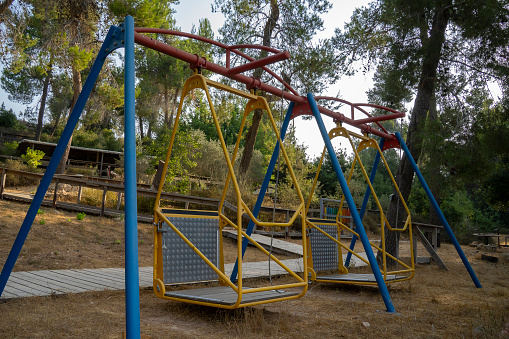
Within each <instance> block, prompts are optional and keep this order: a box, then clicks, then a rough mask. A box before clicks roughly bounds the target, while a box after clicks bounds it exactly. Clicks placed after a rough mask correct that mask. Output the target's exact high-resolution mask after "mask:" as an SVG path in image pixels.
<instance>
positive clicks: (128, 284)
mask: <svg viewBox="0 0 509 339" xmlns="http://www.w3.org/2000/svg"><path fill="white" fill-rule="evenodd" d="M124 84H125V85H124V169H125V295H126V334H127V338H129V339H130V338H140V279H139V271H138V207H137V185H136V130H135V128H136V116H135V110H134V99H135V98H134V93H135V92H134V90H135V74H134V19H133V17H132V16H127V17H126V18H125V79H124Z"/></svg>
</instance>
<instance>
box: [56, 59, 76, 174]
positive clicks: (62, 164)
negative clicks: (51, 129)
mask: <svg viewBox="0 0 509 339" xmlns="http://www.w3.org/2000/svg"><path fill="white" fill-rule="evenodd" d="M72 83H73V91H74V93H73V97H72V105H71V109H70V110H69V116H70V115H71V113H72V110H73V109H74V105H76V101H78V97H79V95H80V93H81V88H82V84H81V73H80V72H79V71H78V70H77V69H76V68H75V67H73V68H72ZM71 143H72V135H71V137H70V138H69V142H68V143H67V147H66V148H65V151H64V154H63V155H62V159H60V163H59V164H58V167H57V170H56V173H57V174H64V172H65V168H66V163H67V159H68V158H69V151H70V150H71Z"/></svg>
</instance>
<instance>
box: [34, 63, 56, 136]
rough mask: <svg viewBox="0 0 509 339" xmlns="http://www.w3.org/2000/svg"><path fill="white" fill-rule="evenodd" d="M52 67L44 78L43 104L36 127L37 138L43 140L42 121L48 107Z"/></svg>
mask: <svg viewBox="0 0 509 339" xmlns="http://www.w3.org/2000/svg"><path fill="white" fill-rule="evenodd" d="M51 73H52V68H51V65H50V66H49V70H48V74H47V75H46V78H45V79H44V87H43V88H42V97H41V106H40V107H39V117H38V118H37V127H36V128H35V140H37V141H40V140H41V132H42V123H43V121H44V110H45V109H46V99H47V98H48V88H49V82H50V79H51V76H52V74H51Z"/></svg>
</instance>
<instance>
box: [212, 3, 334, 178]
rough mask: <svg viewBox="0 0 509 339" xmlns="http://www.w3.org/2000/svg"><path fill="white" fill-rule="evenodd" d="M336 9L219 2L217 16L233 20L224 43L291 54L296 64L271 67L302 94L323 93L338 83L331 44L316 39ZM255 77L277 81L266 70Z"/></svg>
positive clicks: (252, 136)
mask: <svg viewBox="0 0 509 339" xmlns="http://www.w3.org/2000/svg"><path fill="white" fill-rule="evenodd" d="M331 6H332V5H331V4H330V3H329V2H328V1H327V0H297V1H277V0H262V1H241V0H236V1H228V0H215V1H214V5H213V6H212V10H213V11H215V10H218V11H221V13H223V15H224V16H225V17H226V18H227V20H226V21H225V23H224V25H223V27H221V28H220V29H219V33H220V34H221V36H222V41H223V42H224V43H226V44H229V45H233V44H261V45H263V46H269V47H274V48H277V49H280V50H288V51H289V52H290V54H291V55H292V58H291V60H290V61H289V62H284V63H282V64H281V63H279V64H274V65H271V68H272V69H274V70H275V71H276V72H278V73H280V74H282V75H283V78H284V79H285V81H286V82H287V83H290V82H291V84H292V86H293V87H294V88H296V89H297V90H298V91H305V92H320V91H321V90H322V89H323V88H324V86H326V85H327V84H329V83H331V82H333V81H335V80H336V79H337V73H336V72H335V66H334V64H333V63H332V56H333V55H332V53H331V48H330V41H329V40H323V41H313V37H314V35H315V34H316V33H317V32H318V31H320V30H322V29H323V21H322V19H321V18H320V14H323V13H325V12H327V11H328V9H329V8H330V7H331ZM297 18H298V19H297ZM265 56H267V52H266V51H260V52H259V55H258V58H263V57H265ZM253 76H254V77H255V78H258V79H262V80H263V81H268V82H270V81H272V79H271V78H270V77H267V76H266V75H264V74H263V73H262V70H261V69H256V70H254V72H253ZM276 86H281V84H278V85H276ZM273 100H274V99H273ZM261 117H262V111H261V110H255V111H254V114H253V119H252V121H251V125H250V127H249V130H248V132H247V136H246V143H245V148H244V152H243V154H242V159H241V164H240V172H245V171H246V170H247V168H248V167H249V162H250V160H251V155H252V152H253V150H254V147H255V141H256V135H257V133H258V128H259V126H260V121H261Z"/></svg>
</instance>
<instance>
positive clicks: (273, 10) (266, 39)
mask: <svg viewBox="0 0 509 339" xmlns="http://www.w3.org/2000/svg"><path fill="white" fill-rule="evenodd" d="M278 20H279V7H278V5H277V0H271V2H270V15H269V18H268V19H267V22H266V23H265V28H264V30H263V42H262V45H263V46H268V47H270V39H271V37H272V32H273V31H274V27H276V23H277V21H278ZM265 56H267V52H266V51H261V52H260V59H261V58H263V57H265ZM261 75H262V69H261V68H257V69H256V70H255V72H254V74H253V76H254V77H255V78H257V79H259V78H260V76H261ZM262 115H263V110H261V109H257V110H255V111H254V113H253V120H252V122H251V126H249V130H248V131H247V135H246V143H245V146H244V152H242V158H241V159H240V169H239V170H240V173H241V174H242V173H246V172H247V169H248V168H249V164H250V163H251V158H252V157H253V152H254V146H255V143H256V135H257V134H258V128H259V127H260V122H261V120H262Z"/></svg>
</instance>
